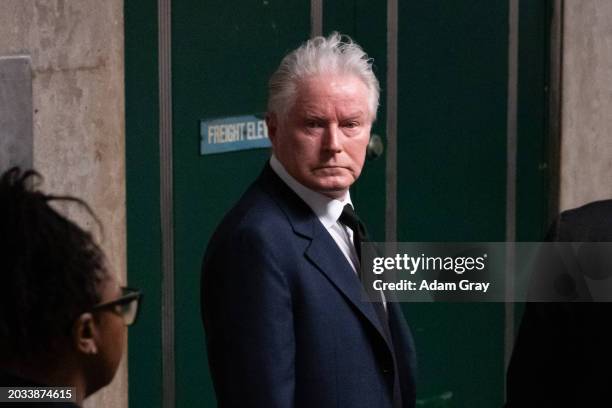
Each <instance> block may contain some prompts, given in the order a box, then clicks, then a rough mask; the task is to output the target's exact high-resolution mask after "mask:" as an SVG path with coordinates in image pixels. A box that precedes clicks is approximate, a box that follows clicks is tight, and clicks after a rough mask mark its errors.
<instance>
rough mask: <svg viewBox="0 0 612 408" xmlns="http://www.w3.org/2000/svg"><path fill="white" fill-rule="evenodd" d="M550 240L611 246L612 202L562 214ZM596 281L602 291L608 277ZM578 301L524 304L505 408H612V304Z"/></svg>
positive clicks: (585, 272) (604, 202) (510, 370)
mask: <svg viewBox="0 0 612 408" xmlns="http://www.w3.org/2000/svg"><path fill="white" fill-rule="evenodd" d="M548 239H549V240H551V241H558V242H582V243H587V242H598V243H602V242H612V200H605V201H598V202H594V203H590V204H587V205H585V206H582V207H580V208H576V209H573V210H569V211H565V212H563V213H562V214H561V215H560V216H559V218H558V219H557V221H556V222H555V223H554V225H553V227H552V228H551V231H550V233H549V236H548ZM578 245H580V244H578ZM589 247H593V246H592V245H588V244H582V248H587V249H588V248H589ZM594 272H597V273H596V274H599V271H593V270H590V271H588V270H586V271H585V270H583V271H582V273H584V274H585V275H587V276H588V275H589V274H590V275H593V274H594ZM604 272H605V271H604ZM607 273H610V271H609V270H608V272H607ZM574 276H576V275H574ZM595 278H597V279H599V281H597V280H595V281H594V282H596V284H597V285H601V284H602V282H603V279H604V278H606V277H605V276H595ZM578 283H579V282H578ZM578 300H580V301H572V302H564V303H562V302H558V303H527V304H526V306H525V313H524V315H523V319H522V322H521V326H520V329H519V333H518V337H517V340H516V343H515V346H514V350H513V353H512V358H511V361H510V365H509V368H508V376H507V402H506V407H507V408H517V407H538V408H546V407H604V406H612V392H610V389H612V376H610V373H609V370H610V367H612V330H610V322H611V321H612V319H611V317H612V304H610V303H604V302H593V301H591V302H584V301H583V300H585V299H584V298H580V299H578Z"/></svg>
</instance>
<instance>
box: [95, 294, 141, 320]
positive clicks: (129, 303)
mask: <svg viewBox="0 0 612 408" xmlns="http://www.w3.org/2000/svg"><path fill="white" fill-rule="evenodd" d="M141 300H142V293H141V292H140V290H138V289H134V288H126V287H122V288H121V297H119V298H117V299H115V300H111V301H110V302H105V303H99V304H97V305H95V306H94V307H93V308H92V309H91V310H92V311H98V310H111V311H113V312H115V313H117V314H118V315H119V316H121V318H122V319H123V322H124V323H125V325H126V326H131V325H132V324H134V322H135V321H136V318H137V317H138V310H139V307H138V306H139V304H140V302H141Z"/></svg>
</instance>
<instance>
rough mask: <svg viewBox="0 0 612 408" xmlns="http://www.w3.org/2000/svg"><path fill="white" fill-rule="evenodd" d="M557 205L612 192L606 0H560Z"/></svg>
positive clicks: (611, 62) (611, 27) (611, 76)
mask: <svg viewBox="0 0 612 408" xmlns="http://www.w3.org/2000/svg"><path fill="white" fill-rule="evenodd" d="M563 21H564V29H563V65H562V68H563V74H562V78H563V79H562V113H561V116H562V122H561V172H560V176H561V180H560V181H561V183H560V200H559V204H560V208H561V210H564V209H568V208H573V207H577V206H579V205H582V204H585V203H587V202H590V201H594V200H600V199H606V198H612V2H611V1H609V0H579V1H574V0H565V1H564V19H563Z"/></svg>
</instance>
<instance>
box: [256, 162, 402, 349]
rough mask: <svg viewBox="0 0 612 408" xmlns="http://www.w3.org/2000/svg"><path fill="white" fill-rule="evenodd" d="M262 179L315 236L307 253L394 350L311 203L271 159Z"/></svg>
mask: <svg viewBox="0 0 612 408" xmlns="http://www.w3.org/2000/svg"><path fill="white" fill-rule="evenodd" d="M259 183H260V185H261V187H262V188H263V189H264V190H265V191H266V192H267V193H268V194H269V195H270V196H271V197H272V198H273V199H274V201H275V202H276V203H277V204H278V205H279V206H280V207H281V209H282V210H283V212H284V213H285V214H286V215H287V218H288V220H289V222H290V223H291V226H292V228H293V231H294V232H295V233H296V234H297V235H300V236H303V237H306V238H309V239H310V240H311V243H310V245H309V246H308V248H307V249H306V252H305V254H304V256H305V257H306V258H307V259H309V260H310V261H311V262H312V263H313V264H314V265H315V266H316V268H317V269H318V270H319V271H320V272H321V273H323V274H324V275H325V276H326V277H327V278H328V280H329V281H330V282H331V283H332V284H333V285H334V286H335V287H336V288H337V289H338V291H340V293H342V294H343V295H344V297H345V298H346V299H347V301H348V302H350V303H352V304H353V305H354V306H355V308H356V309H357V310H358V311H359V312H360V313H361V314H362V315H363V316H364V317H365V318H366V320H367V321H369V322H370V324H372V325H373V326H374V327H375V328H376V330H377V331H378V332H379V333H380V335H381V337H382V338H383V339H384V340H385V342H386V344H387V346H388V347H389V350H390V351H391V352H393V348H392V347H391V342H390V341H389V339H387V336H386V335H385V331H384V330H383V328H382V325H381V323H380V321H379V318H378V316H377V315H376V312H375V311H374V307H373V306H372V304H371V303H369V302H367V301H365V300H363V299H365V298H366V295H365V291H364V289H363V287H362V285H361V282H360V281H359V279H358V278H357V275H356V274H355V272H354V271H353V268H352V267H351V266H350V264H349V262H348V261H347V260H346V258H345V257H344V255H343V254H342V251H340V248H338V245H337V244H336V242H335V241H334V239H333V238H332V237H331V235H329V232H327V231H326V230H325V228H324V227H323V225H322V224H321V223H320V222H319V220H318V219H317V217H316V216H315V214H314V213H313V212H312V210H311V209H310V207H308V205H307V204H306V203H305V202H304V201H303V200H302V199H301V198H300V197H299V196H298V195H297V194H296V193H295V192H294V191H293V190H291V189H290V188H289V186H287V185H286V184H285V183H284V182H283V181H282V180H281V179H280V177H278V175H276V173H274V171H273V170H272V168H271V167H270V164H269V163H268V164H266V167H265V168H264V170H263V171H262V173H261V175H260V177H259Z"/></svg>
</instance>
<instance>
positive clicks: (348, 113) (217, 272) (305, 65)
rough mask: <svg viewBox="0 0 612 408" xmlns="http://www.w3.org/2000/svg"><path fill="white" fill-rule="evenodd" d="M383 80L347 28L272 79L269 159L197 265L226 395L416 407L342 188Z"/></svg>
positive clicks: (292, 56) (363, 144)
mask: <svg viewBox="0 0 612 408" xmlns="http://www.w3.org/2000/svg"><path fill="white" fill-rule="evenodd" d="M378 99H379V84H378V80H377V79H376V76H375V75H374V73H373V72H372V66H371V60H370V59H369V58H368V57H367V55H366V54H365V52H364V51H363V50H362V49H361V47H360V46H359V45H357V44H356V43H354V42H353V41H352V40H351V39H350V38H348V37H346V36H341V35H339V34H338V33H333V34H331V35H330V36H329V37H327V38H324V37H316V38H313V39H311V40H309V41H307V42H306V43H305V44H303V45H302V46H301V47H299V48H298V49H296V50H294V51H292V52H291V53H289V54H288V55H287V56H285V58H284V59H283V60H282V62H281V64H280V66H279V67H278V69H277V70H276V72H274V74H273V75H272V77H271V79H270V82H269V95H268V113H267V116H266V123H267V125H268V132H269V135H270V140H271V142H272V147H273V148H272V157H271V158H270V161H269V162H268V163H267V164H266V165H265V167H264V169H263V171H262V173H261V174H260V176H259V178H258V179H257V180H256V181H255V182H254V183H253V184H252V185H251V186H250V188H249V189H248V190H247V192H246V193H245V194H244V195H243V196H242V198H241V199H240V201H238V203H237V204H236V205H235V206H234V207H233V208H232V209H231V210H230V211H229V213H228V214H227V215H226V216H225V218H224V219H223V221H222V222H221V224H220V225H219V227H218V228H217V230H216V232H215V233H214V235H213V237H212V238H211V241H210V243H209V245H208V248H207V251H206V254H205V257H204V261H203V265H202V317H203V321H204V327H205V330H206V338H207V350H208V360H209V365H210V369H211V373H212V378H213V382H214V386H215V391H216V394H217V401H218V405H219V406H220V407H308V408H312V407H318V408H324V407H347V408H349V407H350V408H359V407H364V408H366V407H367V408H373V407H376V408H379V407H380V408H385V407H393V408H398V407H414V406H415V365H416V361H415V351H414V345H413V341H412V337H411V334H410V331H409V329H408V326H407V324H406V322H405V321H404V318H403V315H402V312H401V310H400V308H399V306H398V305H397V304H396V303H393V302H387V301H385V299H383V298H381V299H379V301H377V302H376V301H375V302H366V301H364V300H363V293H364V288H363V286H362V284H361V282H360V280H359V278H358V274H357V271H358V270H359V262H360V259H359V258H360V242H361V241H363V240H365V239H367V237H366V233H365V228H364V226H363V224H362V223H361V221H360V220H359V218H358V217H357V216H356V214H355V210H354V208H353V204H352V202H351V196H350V193H349V187H350V186H351V185H352V184H353V183H354V182H355V181H356V180H357V178H358V177H359V175H360V174H361V170H362V168H363V164H364V160H365V155H366V148H367V145H368V141H369V138H370V130H371V127H372V123H373V121H374V120H375V119H376V111H377V108H378Z"/></svg>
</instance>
